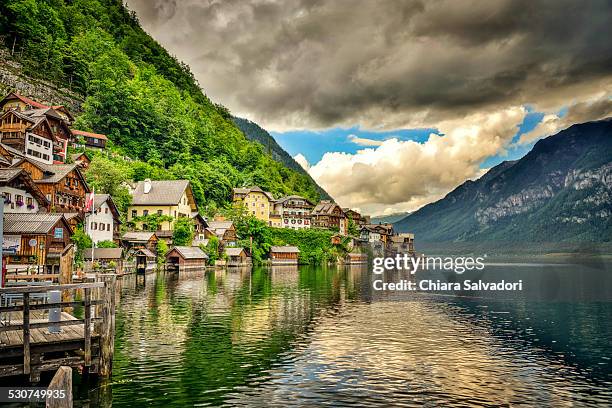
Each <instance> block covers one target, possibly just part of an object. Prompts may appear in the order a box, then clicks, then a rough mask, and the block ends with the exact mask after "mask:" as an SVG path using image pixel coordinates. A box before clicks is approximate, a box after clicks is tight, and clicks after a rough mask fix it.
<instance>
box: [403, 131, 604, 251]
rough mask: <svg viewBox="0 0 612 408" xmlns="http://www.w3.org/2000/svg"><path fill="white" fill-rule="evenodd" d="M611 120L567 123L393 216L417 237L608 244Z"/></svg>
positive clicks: (464, 240)
mask: <svg viewBox="0 0 612 408" xmlns="http://www.w3.org/2000/svg"><path fill="white" fill-rule="evenodd" d="M611 220H612V119H607V120H603V121H597V122H589V123H584V124H578V125H574V126H571V127H570V128H568V129H565V130H563V131H561V132H560V133H558V134H556V135H554V136H551V137H548V138H546V139H543V140H540V141H539V142H538V143H536V145H535V146H534V147H533V149H532V150H531V152H529V153H528V154H527V155H525V157H523V158H522V159H520V160H518V161H514V162H503V163H501V164H500V165H498V166H496V167H494V168H492V169H491V170H490V171H489V172H487V174H485V175H484V176H483V177H481V178H480V179H478V180H476V181H468V182H466V183H464V184H462V185H461V186H459V187H457V188H456V189H455V190H453V191H452V192H450V193H449V194H448V195H447V196H446V197H444V198H443V199H441V200H439V201H437V202H435V203H432V204H429V205H427V206H425V207H423V208H421V209H420V210H419V211H416V212H415V213H413V214H411V215H409V216H408V217H406V218H404V219H402V220H400V221H398V222H397V223H396V224H395V226H396V228H397V229H398V230H400V231H411V232H414V233H416V234H417V236H418V237H419V240H420V241H424V242H513V243H531V242H575V243H579V242H609V241H610V240H611V238H612V221H611Z"/></svg>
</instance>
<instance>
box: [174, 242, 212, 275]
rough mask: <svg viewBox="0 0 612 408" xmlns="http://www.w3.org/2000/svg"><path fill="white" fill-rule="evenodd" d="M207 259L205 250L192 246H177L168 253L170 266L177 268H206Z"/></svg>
mask: <svg viewBox="0 0 612 408" xmlns="http://www.w3.org/2000/svg"><path fill="white" fill-rule="evenodd" d="M207 260H208V255H206V253H204V251H202V250H201V249H200V248H198V247H191V246H175V247H174V248H172V249H171V250H170V252H168V254H167V255H166V262H167V263H168V267H169V268H173V269H176V270H183V269H199V268H204V267H205V266H206V261H207Z"/></svg>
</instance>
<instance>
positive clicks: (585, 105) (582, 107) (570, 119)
mask: <svg viewBox="0 0 612 408" xmlns="http://www.w3.org/2000/svg"><path fill="white" fill-rule="evenodd" d="M610 116H612V99H611V98H610V96H607V95H605V96H603V97H602V98H600V99H597V100H595V101H586V102H580V103H577V104H574V105H572V106H570V107H569V108H568V110H567V113H566V114H565V115H563V116H559V115H557V114H547V115H546V116H544V118H542V121H541V122H540V123H539V124H538V126H536V128H535V129H533V130H532V131H531V132H529V133H526V134H524V135H521V137H520V139H519V141H518V144H526V143H531V142H533V141H535V140H537V139H540V138H542V137H546V136H550V135H552V134H554V133H557V132H558V131H560V130H562V129H565V128H566V127H568V126H571V125H573V124H574V123H582V122H588V121H591V120H598V119H603V118H607V117H610Z"/></svg>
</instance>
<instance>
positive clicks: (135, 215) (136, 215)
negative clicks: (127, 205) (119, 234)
mask: <svg viewBox="0 0 612 408" xmlns="http://www.w3.org/2000/svg"><path fill="white" fill-rule="evenodd" d="M135 217H138V210H132V218H135Z"/></svg>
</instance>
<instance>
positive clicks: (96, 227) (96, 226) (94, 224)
mask: <svg viewBox="0 0 612 408" xmlns="http://www.w3.org/2000/svg"><path fill="white" fill-rule="evenodd" d="M93 229H94V230H97V229H98V223H97V222H94V223H93Z"/></svg>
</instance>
